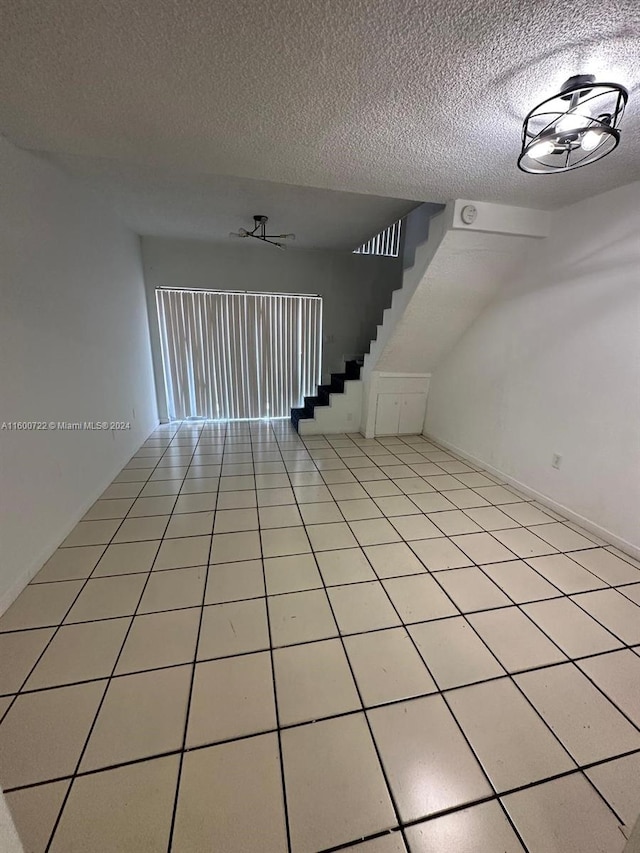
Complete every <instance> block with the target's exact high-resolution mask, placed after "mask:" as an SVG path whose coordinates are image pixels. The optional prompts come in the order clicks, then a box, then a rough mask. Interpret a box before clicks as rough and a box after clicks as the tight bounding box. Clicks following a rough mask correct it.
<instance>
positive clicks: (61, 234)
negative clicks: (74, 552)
mask: <svg viewBox="0 0 640 853" xmlns="http://www.w3.org/2000/svg"><path fill="white" fill-rule="evenodd" d="M0 176H1V179H0V184H1V185H2V193H1V194H0V292H1V300H2V313H1V314H0V424H1V423H2V422H8V421H44V422H49V421H55V422H57V421H65V422H76V421H131V429H130V430H124V431H121V432H117V433H112V432H110V431H107V432H97V431H82V432H75V431H74V432H62V431H33V432H24V431H20V432H13V431H9V430H0V472H1V489H0V501H1V505H0V506H1V512H0V543H1V545H0V549H1V552H0V612H2V610H3V609H4V608H6V607H7V606H8V604H9V603H10V601H11V600H12V598H13V597H15V595H17V593H18V592H19V591H20V589H21V588H22V586H23V585H24V583H26V581H27V580H28V579H29V578H30V577H31V576H32V575H33V574H34V573H35V572H36V571H37V570H38V569H39V567H40V566H41V565H42V563H43V562H44V561H45V560H46V559H47V558H48V557H49V555H50V554H51V552H52V551H53V550H54V549H55V548H56V547H57V546H58V544H59V543H60V542H61V541H62V539H63V538H64V537H65V536H66V534H67V533H68V532H69V530H70V529H71V527H72V526H73V525H74V524H75V523H76V521H77V520H78V519H79V518H80V516H81V515H82V514H83V513H84V512H85V511H86V509H87V508H88V506H89V505H90V504H91V503H92V502H93V500H94V499H95V498H96V497H98V495H99V494H100V493H101V492H102V490H103V489H104V488H105V487H106V486H107V485H108V483H109V482H110V481H111V479H112V478H113V477H114V476H115V474H117V473H118V471H119V469H120V468H121V467H122V465H123V464H124V463H125V462H126V461H127V460H128V459H129V457H130V456H131V455H132V454H133V452H134V451H135V450H136V448H137V447H138V446H139V445H140V444H141V442H142V441H143V440H144V439H145V438H146V436H147V435H148V433H149V432H150V431H151V429H152V428H153V427H154V425H155V423H156V422H157V412H156V407H155V391H154V387H153V377H152V368H151V356H150V347H149V334H148V326H147V315H146V305H145V295H144V285H143V278H142V265H141V259H140V247H139V240H138V238H137V237H136V236H135V235H134V234H133V233H132V232H130V231H128V230H127V229H125V228H124V227H123V226H122V225H120V223H119V222H118V221H117V220H116V219H115V218H114V217H113V215H112V214H111V212H110V211H109V210H108V209H106V208H105V207H104V206H103V204H102V203H101V201H100V200H99V199H98V198H97V197H94V196H92V195H88V194H87V192H86V191H85V190H82V189H80V188H79V187H78V186H76V185H75V184H74V183H73V182H72V181H71V180H70V179H69V178H67V177H66V176H64V175H63V174H62V173H61V172H59V171H57V170H56V169H54V168H53V167H52V166H51V165H50V164H48V163H46V162H45V161H43V160H41V159H40V158H38V157H35V156H33V155H31V154H28V153H25V152H23V151H20V150H18V149H17V148H14V147H13V146H11V145H9V143H7V142H5V141H2V140H0ZM134 410H135V415H134Z"/></svg>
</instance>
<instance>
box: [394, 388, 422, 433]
mask: <svg viewBox="0 0 640 853" xmlns="http://www.w3.org/2000/svg"><path fill="white" fill-rule="evenodd" d="M426 407H427V397H426V395H425V394H403V395H402V402H401V404H400V417H399V421H398V432H399V433H401V434H405V435H406V434H416V433H418V434H420V433H421V432H422V427H423V426H424V416H425V410H426Z"/></svg>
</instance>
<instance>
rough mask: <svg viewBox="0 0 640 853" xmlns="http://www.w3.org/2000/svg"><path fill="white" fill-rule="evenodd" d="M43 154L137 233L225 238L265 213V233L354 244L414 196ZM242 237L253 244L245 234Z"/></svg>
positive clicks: (331, 245)
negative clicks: (380, 194) (404, 197)
mask: <svg viewBox="0 0 640 853" xmlns="http://www.w3.org/2000/svg"><path fill="white" fill-rule="evenodd" d="M45 156H46V159H48V160H50V161H51V162H53V163H54V164H55V165H57V166H59V167H60V168H62V169H63V170H64V171H65V172H67V173H69V174H71V175H73V176H74V177H75V178H77V179H79V180H80V181H81V182H82V183H83V184H85V185H86V186H88V187H89V188H90V189H92V190H94V191H96V192H97V193H99V195H100V196H101V197H102V198H104V199H106V200H107V201H108V202H110V204H111V205H112V207H114V208H115V210H116V212H117V213H118V214H119V215H120V217H121V218H122V220H123V221H124V222H125V223H126V224H127V225H129V227H130V228H132V229H133V230H134V231H136V232H137V233H138V234H144V235H152V236H154V237H190V238H193V239H198V240H210V241H215V242H218V241H229V239H230V238H229V232H230V231H237V230H238V229H239V228H240V227H243V228H252V227H253V220H252V217H253V214H254V213H259V214H265V215H267V216H268V217H269V222H268V223H267V233H268V234H282V233H288V232H294V233H295V235H296V239H295V241H289V243H288V245H290V247H291V248H294V249H295V248H313V249H349V250H353V249H354V248H356V247H357V246H360V245H361V244H362V243H364V242H365V241H366V240H369V239H370V238H371V237H373V236H374V235H375V234H377V233H378V232H379V231H381V230H382V229H383V228H386V227H387V226H388V225H389V224H390V223H391V222H395V221H396V220H398V219H401V218H402V217H403V216H404V215H405V214H407V213H408V212H409V211H410V210H411V209H412V208H413V207H415V206H416V203H415V202H411V201H409V202H407V201H402V200H400V199H392V198H379V197H378V196H372V195H362V194H356V193H346V192H336V191H334V190H325V189H316V188H313V187H296V186H291V185H288V184H276V183H271V182H268V181H255V180H251V179H247V178H234V177H229V176H225V175H202V174H191V173H184V172H177V171H174V170H168V169H163V168H160V167H157V166H141V165H137V164H136V165H132V164H129V163H123V162H119V161H117V160H105V159H100V158H91V157H76V156H73V155H66V154H48V155H45ZM242 245H247V246H253V245H258V244H257V243H256V241H255V240H246V241H244V242H243V244H242Z"/></svg>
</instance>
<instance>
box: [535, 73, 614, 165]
mask: <svg viewBox="0 0 640 853" xmlns="http://www.w3.org/2000/svg"><path fill="white" fill-rule="evenodd" d="M628 97H629V94H628V92H627V90H626V89H625V88H624V86H621V85H620V84H619V83H597V82H596V80H595V77H593V75H589V74H579V75H575V76H574V77H571V78H569V80H567V81H566V82H565V83H564V85H563V86H562V88H561V90H560V92H558V93H557V94H555V95H553V96H552V97H550V98H547V99H546V100H545V101H542V102H541V103H540V104H538V105H537V106H536V107H534V108H533V109H532V110H531V111H530V112H529V113H528V114H527V116H526V118H525V120H524V123H523V126H522V149H521V151H520V157H519V158H518V168H520V169H521V170H522V171H523V172H529V173H530V174H534V175H544V174H547V175H550V174H554V173H556V172H569V171H571V170H572V169H578V168H580V167H581V166H587V165H588V164H590V163H594V162H595V161H596V160H600V159H601V158H602V157H606V156H607V154H610V153H611V152H612V151H613V150H614V149H615V148H616V147H617V145H618V144H619V142H620V123H621V121H622V117H623V115H624V110H625V107H626V104H627V100H628ZM551 154H553V155H554V156H549V155H551Z"/></svg>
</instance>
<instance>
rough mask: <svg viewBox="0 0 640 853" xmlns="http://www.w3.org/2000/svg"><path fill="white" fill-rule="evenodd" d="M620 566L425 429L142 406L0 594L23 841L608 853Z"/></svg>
mask: <svg viewBox="0 0 640 853" xmlns="http://www.w3.org/2000/svg"><path fill="white" fill-rule="evenodd" d="M639 605H640V564H639V563H637V562H636V561H634V560H633V559H632V558H631V557H628V556H625V555H624V554H622V553H621V552H620V551H618V550H617V549H615V548H613V547H611V546H608V545H606V543H603V542H602V541H601V540H599V539H597V538H596V537H594V536H592V535H591V534H589V533H587V532H585V531H581V530H579V529H578V528H577V527H576V526H575V525H574V524H571V523H569V522H566V521H564V520H563V519H561V518H559V517H558V515H557V514H556V513H554V512H552V511H551V510H546V509H545V508H544V507H543V506H541V505H540V504H538V503H536V502H533V501H530V500H528V499H527V498H526V497H524V496H523V495H520V494H518V493H517V492H515V491H514V490H513V489H511V488H509V487H507V486H505V485H504V484H501V483H498V482H496V481H495V478H494V477H492V476H490V475H488V474H486V473H484V472H480V471H476V470H474V469H473V468H472V467H471V466H469V465H468V464H466V463H465V462H463V461H461V460H459V459H456V458H454V457H453V456H452V455H451V454H450V453H447V452H446V451H443V450H442V449H441V448H438V447H435V446H434V445H433V444H430V443H429V442H427V441H426V440H425V439H424V438H422V437H420V436H413V437H406V438H404V439H400V438H389V439H379V440H377V441H373V440H370V441H368V440H365V439H363V438H362V437H361V436H359V435H352V436H327V437H309V438H308V439H307V440H306V441H303V440H302V439H301V438H299V437H298V436H297V435H296V434H295V433H294V432H293V431H292V430H291V427H290V425H289V424H287V423H284V422H275V423H273V424H271V425H269V424H265V423H259V424H258V423H252V424H249V423H237V424H230V425H228V426H225V425H215V424H207V425H203V424H195V425H194V424H183V425H169V426H163V427H161V428H160V429H158V430H157V431H156V432H155V433H154V434H153V435H152V436H151V437H150V438H149V439H148V441H146V442H145V444H144V445H143V446H142V447H141V448H140V450H139V452H138V453H137V454H136V455H135V456H134V457H133V459H132V460H131V461H130V463H129V464H128V465H127V466H126V467H125V468H124V470H123V471H122V473H121V474H119V475H118V476H117V477H116V479H115V480H114V482H113V484H112V485H111V486H109V487H108V489H107V490H106V492H105V493H104V495H103V496H102V498H101V499H100V500H98V501H97V502H96V504H95V505H94V506H93V507H92V508H91V510H90V511H89V512H88V513H87V515H86V517H85V519H84V520H83V521H81V522H80V523H79V524H78V526H77V527H76V528H75V530H73V531H72V533H71V534H70V535H69V536H68V537H67V539H66V540H65V542H64V543H63V546H62V547H61V548H59V549H58V551H56V553H55V554H54V555H53V557H52V558H51V559H50V560H49V561H48V562H47V564H46V565H45V566H44V568H43V569H42V571H41V572H40V573H39V574H38V575H37V576H36V578H35V579H34V581H33V582H32V583H31V584H30V585H29V586H28V587H27V589H26V590H25V591H24V592H23V593H22V595H21V596H20V597H19V598H18V600H17V601H16V602H15V604H14V605H13V606H12V607H11V608H10V609H9V610H8V611H7V613H5V614H4V616H3V617H2V618H0V718H2V722H1V723H0V784H1V785H2V786H3V788H4V789H5V791H6V792H7V794H6V796H7V801H8V803H9V806H10V808H11V810H12V812H13V815H14V818H15V821H16V824H17V826H18V829H19V831H20V833H21V836H22V838H23V841H24V845H25V850H28V851H31V852H32V853H44V851H48V850H50V851H53V853H70V851H75V850H78V851H82V853H109V852H110V851H114V853H115V851H118V853H143V851H149V853H160V851H162V853H166V851H175V853H178V851H179V853H189V851H193V853H195V852H196V851H198V853H200V851H204V850H212V851H220V853H252V851H260V853H289V851H290V853H318V851H329V850H338V849H340V850H341V849H347V850H350V851H352V853H407V851H410V853H442V851H447V853H448V851H455V853H498V851H500V853H502V852H503V851H504V853H522V851H528V853H619V852H620V851H621V850H622V848H623V847H624V844H625V834H628V832H629V826H630V825H632V824H633V823H634V821H635V818H636V816H637V814H638V812H639V811H640V784H639V780H640V606H639Z"/></svg>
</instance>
